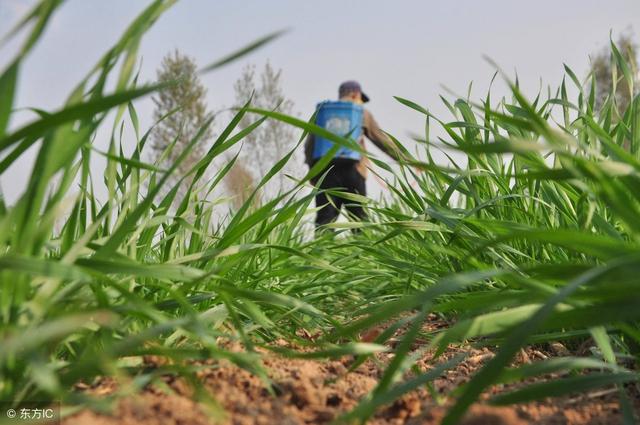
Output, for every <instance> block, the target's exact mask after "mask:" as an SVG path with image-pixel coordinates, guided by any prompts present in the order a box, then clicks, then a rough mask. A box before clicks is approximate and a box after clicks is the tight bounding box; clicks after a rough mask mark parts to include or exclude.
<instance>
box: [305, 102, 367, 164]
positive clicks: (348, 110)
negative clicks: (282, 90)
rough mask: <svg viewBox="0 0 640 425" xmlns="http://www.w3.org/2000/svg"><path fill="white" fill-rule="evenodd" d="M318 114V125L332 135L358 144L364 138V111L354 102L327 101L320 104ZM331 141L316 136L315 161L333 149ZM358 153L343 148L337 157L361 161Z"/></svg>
mask: <svg viewBox="0 0 640 425" xmlns="http://www.w3.org/2000/svg"><path fill="white" fill-rule="evenodd" d="M316 108H317V109H316V110H317V113H316V125H318V126H319V127H322V128H324V129H325V130H327V131H330V132H331V133H333V134H335V135H337V136H341V137H346V136H349V139H351V140H353V141H354V142H357V141H358V140H359V139H360V137H361V136H362V124H363V121H364V109H363V108H362V106H360V105H357V104H355V103H353V102H342V101H326V102H321V103H318V105H317V107H316ZM333 145H334V143H333V142H332V141H331V140H328V139H325V138H323V137H320V136H316V137H315V140H314V146H313V159H319V158H322V157H323V156H324V155H326V154H327V152H329V150H330V149H331V148H332V147H333ZM361 156H362V155H361V154H360V152H358V151H355V150H353V149H350V148H348V147H345V146H341V147H340V148H339V149H338V151H337V153H336V155H335V157H336V158H345V159H353V160H356V161H358V160H360V158H361Z"/></svg>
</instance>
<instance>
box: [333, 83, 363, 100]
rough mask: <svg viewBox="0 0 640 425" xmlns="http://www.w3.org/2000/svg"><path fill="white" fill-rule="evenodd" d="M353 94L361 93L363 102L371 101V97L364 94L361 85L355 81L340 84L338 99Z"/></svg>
mask: <svg viewBox="0 0 640 425" xmlns="http://www.w3.org/2000/svg"><path fill="white" fill-rule="evenodd" d="M352 92H358V93H360V95H361V96H362V101H363V102H368V101H369V96H367V95H366V94H364V92H363V91H362V87H361V86H360V83H359V82H357V81H354V80H350V81H345V82H344V83H342V84H340V88H339V89H338V97H343V96H345V95H347V94H349V93H352Z"/></svg>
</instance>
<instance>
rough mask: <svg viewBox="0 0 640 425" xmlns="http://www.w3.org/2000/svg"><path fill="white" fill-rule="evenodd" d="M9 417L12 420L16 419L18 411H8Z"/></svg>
mask: <svg viewBox="0 0 640 425" xmlns="http://www.w3.org/2000/svg"><path fill="white" fill-rule="evenodd" d="M7 417H8V418H10V419H11V418H15V417H16V411H15V410H13V409H9V410H7Z"/></svg>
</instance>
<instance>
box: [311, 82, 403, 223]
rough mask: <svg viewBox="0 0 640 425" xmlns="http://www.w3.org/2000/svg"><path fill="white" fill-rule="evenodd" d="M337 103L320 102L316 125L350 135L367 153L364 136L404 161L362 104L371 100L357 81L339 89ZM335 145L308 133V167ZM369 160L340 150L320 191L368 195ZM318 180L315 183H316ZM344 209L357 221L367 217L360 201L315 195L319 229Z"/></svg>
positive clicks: (323, 194)
mask: <svg viewBox="0 0 640 425" xmlns="http://www.w3.org/2000/svg"><path fill="white" fill-rule="evenodd" d="M338 98H339V100H338V101H326V102H322V103H319V104H318V106H317V110H316V121H315V123H316V124H317V125H318V126H320V127H323V128H324V129H325V130H328V131H330V132H331V133H334V134H336V135H339V136H349V137H350V138H351V139H352V140H354V141H357V142H358V143H359V145H360V147H361V148H362V150H363V151H364V149H365V145H364V136H366V137H367V138H368V139H369V140H371V141H372V142H373V143H374V144H375V145H376V146H377V147H378V148H380V149H381V150H382V151H383V152H384V153H386V154H387V155H389V156H390V157H392V158H393V159H395V160H399V159H400V158H401V152H400V151H399V150H398V149H397V147H396V146H395V145H394V144H393V142H392V141H391V139H390V138H389V137H388V136H387V135H386V134H385V133H384V132H383V131H382V130H381V129H380V127H379V126H378V123H377V122H376V120H375V119H374V118H373V116H372V115H371V113H370V112H369V111H367V110H366V109H364V108H363V107H362V105H363V104H364V103H366V102H368V101H369V97H368V96H367V95H366V94H364V93H363V92H362V88H361V86H360V84H359V83H358V82H356V81H346V82H344V83H342V84H341V85H340V88H339V89H338ZM333 146H334V144H333V142H331V141H330V140H327V139H325V138H322V137H319V136H315V135H313V134H309V136H308V137H307V140H306V143H305V162H306V164H307V165H308V166H309V168H311V167H313V165H314V164H315V163H316V162H317V161H318V160H319V159H320V158H322V157H323V156H324V155H325V154H326V153H327V152H329V150H330V149H331V148H332V147H333ZM368 163H369V160H368V159H367V157H366V156H365V155H362V154H361V153H360V152H358V151H355V150H352V149H349V148H347V147H340V148H339V149H338V151H337V153H336V154H335V156H334V158H333V159H332V160H331V162H330V163H329V165H328V166H327V168H326V169H325V170H324V171H323V172H322V173H320V174H319V175H320V176H322V175H324V174H325V173H326V176H325V177H324V180H322V182H321V184H320V189H322V190H326V189H336V190H340V191H342V192H349V193H355V194H358V195H362V196H366V194H367V188H366V178H367V173H368ZM317 181H318V180H317V178H315V179H314V180H312V183H313V184H314V185H315V184H317ZM343 205H344V206H345V208H346V209H347V211H348V213H349V214H350V215H352V216H354V217H355V218H357V219H363V218H365V217H366V212H365V210H364V208H363V206H362V204H361V203H360V202H357V201H354V200H351V199H349V200H348V199H345V198H343V197H340V196H331V195H328V194H327V193H326V192H321V193H319V194H318V195H317V196H316V207H321V208H320V209H319V210H318V212H317V215H316V228H318V227H319V226H322V225H324V224H328V223H331V222H333V221H334V220H335V219H336V218H337V217H338V215H339V214H340V209H341V207H342V206H343Z"/></svg>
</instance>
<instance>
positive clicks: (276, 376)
mask: <svg viewBox="0 0 640 425" xmlns="http://www.w3.org/2000/svg"><path fill="white" fill-rule="evenodd" d="M440 325H441V324H440V323H438V322H437V319H436V318H435V317H433V318H432V323H430V324H429V326H433V327H437V326H440ZM377 333H378V330H374V331H372V333H371V334H369V335H363V337H362V339H363V340H369V339H372V338H374V337H375V335H376V334H377ZM281 343H282V344H283V345H284V344H286V343H285V342H284V341H282V342H281ZM237 349H238V350H240V349H241V347H237ZM563 349H564V347H563V346H562V345H556V346H550V347H549V350H548V351H546V352H545V351H542V350H540V349H533V348H528V349H527V350H523V351H521V353H520V355H519V356H518V359H517V363H528V362H530V361H534V360H536V359H542V358H545V357H548V356H554V355H564V354H566V353H564V352H563V351H562V350H563ZM462 350H464V351H465V352H466V353H467V354H468V357H467V358H466V360H465V361H464V362H462V363H461V364H459V365H458V366H457V367H456V368H455V369H453V370H450V371H448V372H447V373H446V374H444V375H443V376H440V377H439V378H438V379H436V380H435V381H434V388H435V390H436V391H437V392H438V393H439V394H441V395H442V397H441V399H439V400H438V402H440V405H439V404H438V403H437V402H436V400H434V398H433V397H432V396H431V394H430V393H429V392H428V391H427V390H426V389H418V390H416V391H413V392H411V393H409V394H406V395H405V396H403V397H402V398H400V399H399V400H397V401H395V402H394V403H392V404H391V405H388V406H384V407H383V408H381V409H379V410H378V411H377V412H376V414H375V416H374V417H373V418H372V419H371V420H370V422H369V423H370V424H373V425H383V424H385V425H386V424H403V425H404V424H406V425H419V424H420V425H431V424H433V425H435V424H439V423H440V421H441V420H442V418H443V416H444V413H445V412H446V409H445V407H444V406H443V405H446V404H447V402H449V401H450V400H447V397H446V395H447V394H448V393H449V391H450V390H451V389H452V388H454V387H455V386H456V385H458V384H460V383H462V382H466V381H468V380H469V378H470V376H471V375H472V374H473V373H474V372H475V371H476V370H478V369H479V368H480V367H482V365H483V364H484V363H485V362H486V361H488V360H489V359H491V357H493V352H492V351H491V350H489V349H487V348H483V349H474V348H471V347H452V348H451V350H449V351H448V352H447V353H445V355H444V357H450V356H452V355H455V354H456V353H459V352H460V351H462ZM565 350H566V349H565ZM392 356H393V352H389V353H381V354H378V355H376V356H375V359H372V360H368V361H367V362H365V363H364V364H362V365H361V366H360V367H358V368H357V369H356V370H354V371H352V372H349V371H348V368H349V367H350V366H351V364H352V363H353V358H350V357H345V358H342V359H338V360H306V359H290V358H283V357H281V356H277V355H275V354H269V353H265V355H264V360H263V363H264V366H265V368H266V369H267V370H268V373H269V377H270V379H271V380H272V382H273V383H274V388H275V391H274V393H272V392H269V391H268V390H267V388H266V387H265V385H264V383H263V381H262V380H260V379H259V378H258V377H256V376H254V375H252V374H250V373H249V372H247V371H245V370H243V369H240V368H239V367H237V366H235V365H233V364H232V363H230V362H226V361H222V362H210V363H207V364H206V365H204V366H205V367H203V368H202V369H201V370H200V371H199V372H198V373H197V376H196V378H197V379H198V380H199V382H201V383H202V384H203V386H204V388H206V390H207V391H208V393H209V394H211V395H212V396H213V397H214V398H215V400H216V401H217V403H219V405H220V407H221V409H218V412H217V413H216V412H213V413H212V411H211V410H210V409H207V408H205V406H204V405H203V404H198V403H196V402H194V401H192V396H193V390H192V387H191V386H189V385H187V383H186V382H185V381H184V379H183V378H176V377H173V376H169V375H167V376H163V378H162V381H163V382H164V383H165V384H166V387H167V388H170V389H171V390H169V391H167V389H166V388H165V389H162V388H160V387H159V386H158V385H149V386H147V387H146V388H145V389H144V390H143V391H142V392H141V393H139V394H137V395H135V396H131V397H126V398H123V399H121V400H120V401H119V402H118V403H117V407H116V408H115V410H114V412H112V414H111V415H106V414H98V413H94V412H92V411H89V410H84V411H81V412H79V413H77V414H75V415H73V416H71V417H68V418H66V419H65V420H64V421H63V424H64V425H116V424H122V425H156V424H158V425H160V424H162V425H165V424H166V425H209V424H225V425H227V424H229V425H231V424H233V425H253V424H257V425H270V424H278V425H280V424H281V425H298V424H326V423H330V422H332V421H334V420H335V419H337V418H338V417H340V415H342V414H343V413H345V412H347V411H349V410H351V409H352V408H354V407H355V406H356V405H357V404H358V401H359V400H360V399H361V398H362V397H364V396H365V395H367V394H368V393H369V392H370V391H371V390H372V389H373V388H374V387H375V386H376V384H377V382H378V380H379V379H380V377H381V376H382V372H383V370H384V366H385V364H387V363H388V362H389V360H390V359H391V358H392ZM431 356H432V353H426V354H425V355H424V356H423V358H421V360H420V361H419V362H418V365H419V366H420V368H421V369H423V370H427V369H429V368H431V367H432V366H433V362H432V361H431ZM157 361H158V360H157V359H147V362H148V363H149V365H150V366H153V363H154V362H157ZM78 388H79V390H81V391H86V392H87V393H91V394H94V395H106V394H110V393H113V392H114V391H115V390H116V388H117V384H116V382H115V381H114V380H113V379H110V378H104V379H101V380H98V381H97V382H95V383H93V384H92V385H86V384H82V385H79V387H78ZM500 391H504V389H501V388H493V389H492V390H491V391H490V392H491V393H496V392H500ZM489 395H490V394H486V395H485V397H484V398H488V397H489ZM637 398H640V397H637ZM637 398H636V400H634V402H635V406H634V407H635V409H636V412H637V413H640V399H637ZM530 423H536V424H553V425H555V424H602V425H614V424H621V423H622V415H621V412H620V406H619V403H618V399H617V393H616V392H615V391H613V390H611V389H603V390H599V391H597V392H593V393H590V394H582V395H574V396H572V397H563V398H555V399H548V400H544V401H541V402H536V403H529V404H524V405H518V406H515V407H500V408H498V407H490V406H486V405H482V404H477V405H475V406H473V407H472V409H471V410H470V411H469V413H468V415H467V416H466V417H465V419H464V420H463V422H462V424H464V425H492V424H495V425H520V424H530Z"/></svg>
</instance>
